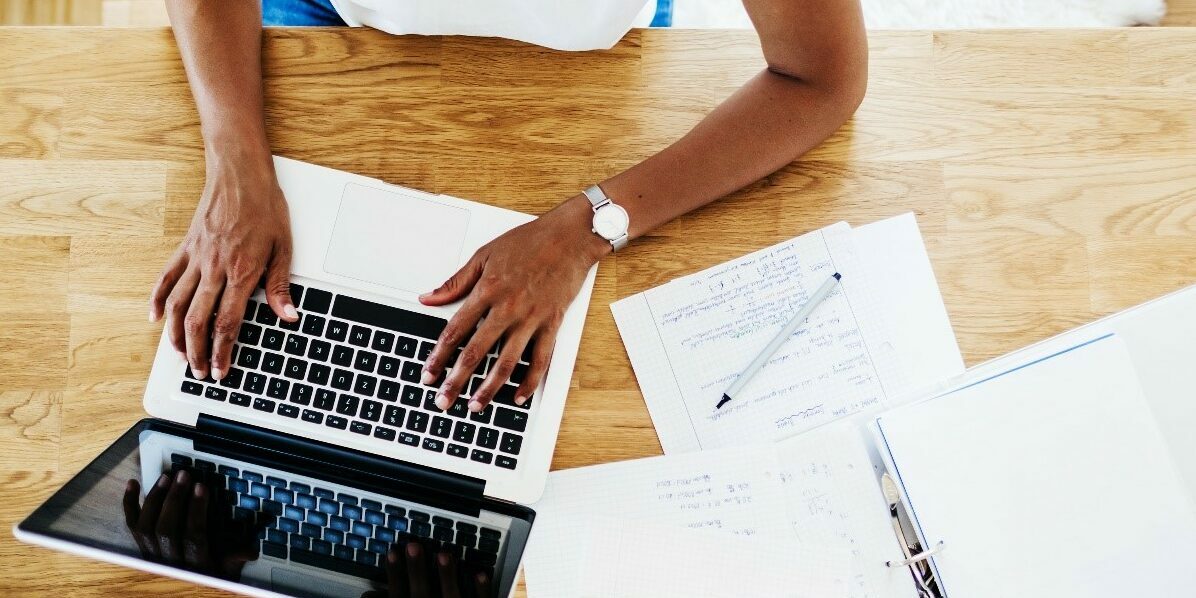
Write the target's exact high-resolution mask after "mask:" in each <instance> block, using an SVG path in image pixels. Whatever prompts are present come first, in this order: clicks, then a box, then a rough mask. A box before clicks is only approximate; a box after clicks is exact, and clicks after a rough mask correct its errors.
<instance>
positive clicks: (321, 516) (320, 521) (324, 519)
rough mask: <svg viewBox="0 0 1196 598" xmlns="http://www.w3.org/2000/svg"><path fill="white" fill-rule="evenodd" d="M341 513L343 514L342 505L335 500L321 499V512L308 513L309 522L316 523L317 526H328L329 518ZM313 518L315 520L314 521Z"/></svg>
mask: <svg viewBox="0 0 1196 598" xmlns="http://www.w3.org/2000/svg"><path fill="white" fill-rule="evenodd" d="M340 512H341V505H340V503H338V502H336V501H335V500H332V499H329V498H321V499H320V510H319V511H309V512H308V513H307V516H308V522H309V523H315V524H317V525H328V516H329V515H336V514H337V513H340ZM313 518H314V519H315V520H312V519H313Z"/></svg>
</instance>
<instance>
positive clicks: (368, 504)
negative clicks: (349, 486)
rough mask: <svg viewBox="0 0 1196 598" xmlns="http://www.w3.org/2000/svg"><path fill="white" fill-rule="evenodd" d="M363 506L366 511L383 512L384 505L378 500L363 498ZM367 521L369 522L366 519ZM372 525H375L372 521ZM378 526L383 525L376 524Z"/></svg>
mask: <svg viewBox="0 0 1196 598" xmlns="http://www.w3.org/2000/svg"><path fill="white" fill-rule="evenodd" d="M361 506H362V507H364V508H366V509H373V510H375V511H381V510H382V503H380V502H378V501H376V500H373V499H371V498H363V499H361ZM366 521H369V519H368V518H367V519H366ZM371 523H373V522H372V521H371ZM376 525H381V524H380V523H379V524H376Z"/></svg>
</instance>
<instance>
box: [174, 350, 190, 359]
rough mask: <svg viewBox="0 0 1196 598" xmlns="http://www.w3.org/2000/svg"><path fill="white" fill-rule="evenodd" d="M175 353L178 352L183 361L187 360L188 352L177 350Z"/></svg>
mask: <svg viewBox="0 0 1196 598" xmlns="http://www.w3.org/2000/svg"><path fill="white" fill-rule="evenodd" d="M175 353H178V355H179V358H180V359H182V360H183V361H187V354H186V353H183V352H182V351H175Z"/></svg>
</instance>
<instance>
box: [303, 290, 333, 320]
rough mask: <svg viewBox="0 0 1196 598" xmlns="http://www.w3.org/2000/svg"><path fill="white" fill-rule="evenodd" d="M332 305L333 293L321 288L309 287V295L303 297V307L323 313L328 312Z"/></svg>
mask: <svg viewBox="0 0 1196 598" xmlns="http://www.w3.org/2000/svg"><path fill="white" fill-rule="evenodd" d="M331 305H332V293H329V292H328V291H323V290H320V289H307V296H306V297H304V298H303V309H306V310H308V311H314V312H318V313H322V314H326V313H328V308H329V307H330V306H331Z"/></svg>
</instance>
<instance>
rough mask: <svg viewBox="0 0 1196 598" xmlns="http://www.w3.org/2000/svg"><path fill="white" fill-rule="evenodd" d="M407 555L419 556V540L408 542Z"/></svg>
mask: <svg viewBox="0 0 1196 598" xmlns="http://www.w3.org/2000/svg"><path fill="white" fill-rule="evenodd" d="M407 556H419V543H418V542H408V543H407Z"/></svg>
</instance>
